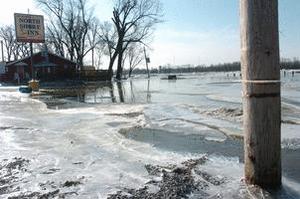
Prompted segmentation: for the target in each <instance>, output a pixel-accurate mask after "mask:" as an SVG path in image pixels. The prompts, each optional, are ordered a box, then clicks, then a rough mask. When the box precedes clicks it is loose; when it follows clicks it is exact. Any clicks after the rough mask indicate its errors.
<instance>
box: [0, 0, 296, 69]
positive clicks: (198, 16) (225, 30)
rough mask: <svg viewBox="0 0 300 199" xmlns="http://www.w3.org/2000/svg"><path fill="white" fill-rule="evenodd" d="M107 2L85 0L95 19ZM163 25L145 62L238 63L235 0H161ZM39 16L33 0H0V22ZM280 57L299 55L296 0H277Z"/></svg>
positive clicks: (103, 15) (104, 14) (105, 13)
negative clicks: (16, 16) (17, 14)
mask: <svg viewBox="0 0 300 199" xmlns="http://www.w3.org/2000/svg"><path fill="white" fill-rule="evenodd" d="M112 2H113V0H90V3H91V5H93V7H94V12H95V14H96V15H97V16H98V17H99V19H100V20H101V21H104V20H109V19H110V15H111V9H112V5H113V3H112ZM161 2H162V3H163V10H164V23H162V24H160V25H158V26H157V28H156V32H155V35H154V40H153V42H152V44H151V47H152V49H153V50H152V51H151V52H150V57H151V61H152V62H151V65H152V67H157V66H158V65H166V64H171V65H173V64H175V65H181V64H195V65H197V64H214V63H222V62H232V61H238V60H239V58H240V41H239V38H240V36H239V0H161ZM28 9H30V12H31V13H34V14H41V13H42V12H41V11H40V10H39V9H38V8H36V7H35V4H34V2H33V0H9V1H7V0H1V6H0V24H8V23H13V13H14V12H20V13H27V10H28ZM279 24H280V26H279V29H280V48H281V57H284V58H294V57H300V0H279Z"/></svg>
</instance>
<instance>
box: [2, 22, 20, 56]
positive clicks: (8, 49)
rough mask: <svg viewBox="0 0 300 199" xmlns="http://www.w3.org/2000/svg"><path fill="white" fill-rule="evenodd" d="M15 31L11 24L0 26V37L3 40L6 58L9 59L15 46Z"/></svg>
mask: <svg viewBox="0 0 300 199" xmlns="http://www.w3.org/2000/svg"><path fill="white" fill-rule="evenodd" d="M14 36H15V32H14V28H13V26H3V27H1V28H0V38H1V39H2V40H3V43H4V48H5V53H6V60H7V61H11V60H12V58H13V55H14V50H15V48H16V46H15V45H16V42H15V37H14Z"/></svg>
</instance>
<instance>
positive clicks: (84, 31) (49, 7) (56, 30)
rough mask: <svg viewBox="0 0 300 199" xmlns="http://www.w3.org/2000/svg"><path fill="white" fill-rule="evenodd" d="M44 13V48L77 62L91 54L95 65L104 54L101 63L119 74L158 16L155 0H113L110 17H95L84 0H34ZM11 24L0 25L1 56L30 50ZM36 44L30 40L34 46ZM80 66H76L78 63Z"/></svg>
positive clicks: (138, 54)
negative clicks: (2, 48)
mask: <svg viewBox="0 0 300 199" xmlns="http://www.w3.org/2000/svg"><path fill="white" fill-rule="evenodd" d="M35 2H36V4H37V5H38V7H39V8H41V9H42V10H43V12H44V13H45V15H46V16H47V19H48V20H47V21H46V26H45V35H46V38H45V40H46V42H45V44H44V45H46V47H47V49H48V50H49V51H50V52H53V53H55V54H57V55H59V56H62V57H65V58H68V59H70V60H71V61H74V62H76V63H77V65H78V66H80V67H82V66H83V65H84V62H85V61H86V60H87V59H89V58H90V57H89V58H88V57H87V55H91V61H92V65H93V66H96V67H99V66H100V65H101V64H102V59H103V57H104V56H107V57H108V59H109V63H108V66H107V69H108V71H109V74H110V76H111V77H112V76H113V71H114V67H115V66H116V78H117V79H121V78H122V74H123V70H124V66H125V65H128V66H129V70H130V71H131V72H132V71H133V69H134V68H135V67H136V66H137V65H138V64H139V63H140V62H141V61H142V60H143V49H144V48H145V47H146V48H147V47H148V46H149V43H150V42H151V37H152V35H153V32H154V30H155V26H156V24H158V23H160V22H162V17H163V14H162V7H161V2H160V0H114V6H113V9H112V11H111V13H112V15H111V20H110V21H100V19H98V18H97V17H96V15H95V13H94V11H93V8H92V6H91V5H90V4H89V2H88V0H35ZM14 31H15V30H14V27H13V26H12V25H11V26H9V25H8V26H3V27H0V39H1V40H3V43H4V46H5V48H4V51H5V59H6V61H8V62H9V61H13V60H16V59H19V58H23V57H26V56H28V55H29V54H30V48H29V45H28V44H26V43H24V44H22V43H17V42H16V41H15V32H14ZM40 48H42V45H35V49H40ZM81 69H82V68H81Z"/></svg>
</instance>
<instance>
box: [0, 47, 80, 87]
mask: <svg viewBox="0 0 300 199" xmlns="http://www.w3.org/2000/svg"><path fill="white" fill-rule="evenodd" d="M32 60H33V71H32V67H31V57H30V56H29V57H25V58H23V59H19V60H16V61H13V62H9V63H7V64H6V66H5V74H2V75H1V81H4V82H11V83H24V82H27V81H28V80H30V79H31V78H32V75H33V77H34V78H35V79H38V80H40V81H57V80H67V79H74V78H76V68H77V67H76V63H75V62H73V61H71V60H68V59H66V58H64V57H61V56H58V55H55V54H52V53H50V52H48V51H43V52H39V53H35V54H33V57H32Z"/></svg>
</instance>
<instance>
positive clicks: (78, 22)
mask: <svg viewBox="0 0 300 199" xmlns="http://www.w3.org/2000/svg"><path fill="white" fill-rule="evenodd" d="M36 2H37V3H38V4H39V5H40V6H41V7H42V8H43V10H44V11H45V13H46V14H47V15H48V16H49V18H51V20H52V22H51V23H52V25H50V26H48V27H47V30H48V33H49V35H50V36H51V39H52V40H54V41H52V43H53V44H54V46H55V48H57V50H58V51H59V52H60V54H62V53H63V52H64V50H63V47H62V46H61V44H63V46H64V47H65V48H66V49H67V52H68V56H69V58H70V59H71V60H73V61H75V60H76V62H77V63H78V65H80V66H82V65H83V59H84V57H85V56H86V55H87V54H88V53H89V52H90V51H91V50H92V49H93V48H95V43H94V45H92V46H91V45H90V43H88V35H89V31H91V24H93V23H95V21H96V19H95V18H94V17H93V11H92V10H91V9H90V8H88V6H87V0H64V1H62V0H36Z"/></svg>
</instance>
